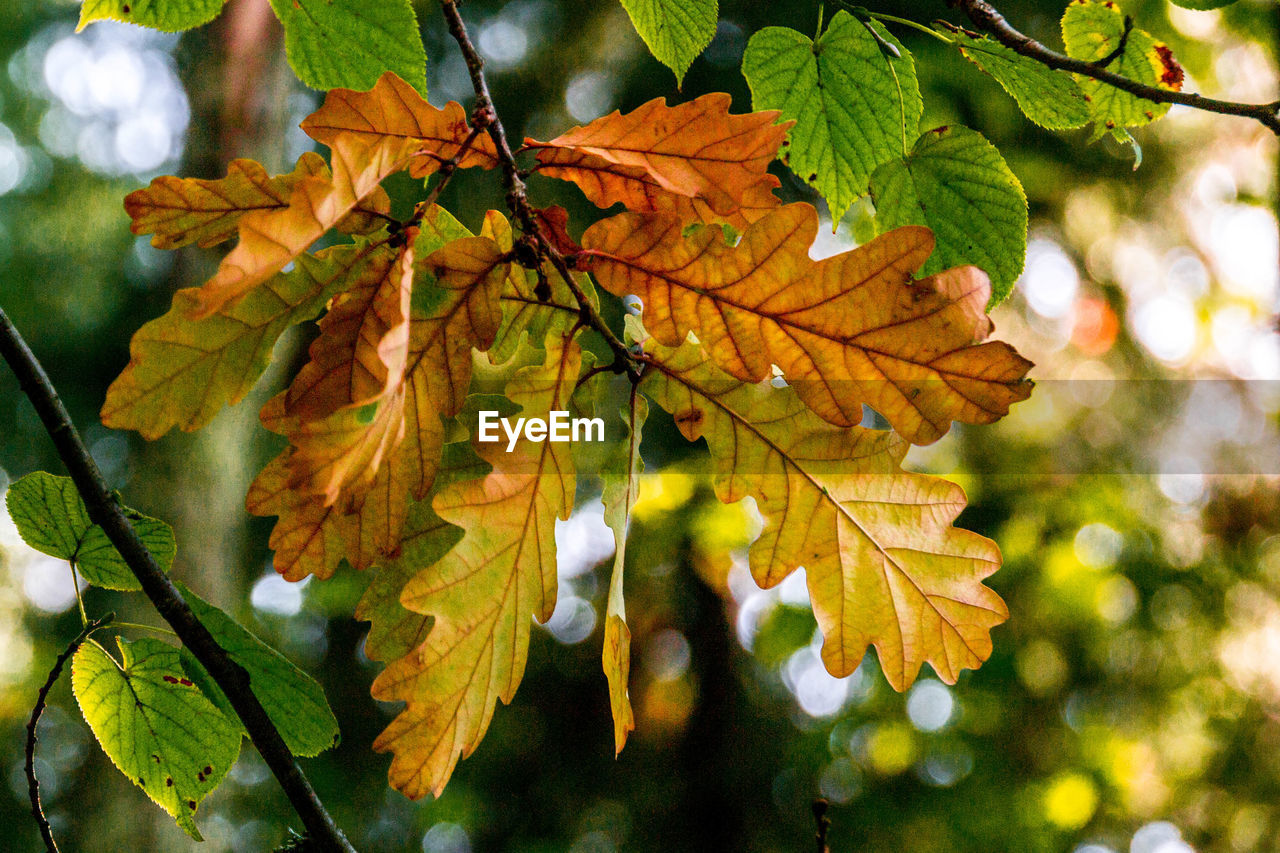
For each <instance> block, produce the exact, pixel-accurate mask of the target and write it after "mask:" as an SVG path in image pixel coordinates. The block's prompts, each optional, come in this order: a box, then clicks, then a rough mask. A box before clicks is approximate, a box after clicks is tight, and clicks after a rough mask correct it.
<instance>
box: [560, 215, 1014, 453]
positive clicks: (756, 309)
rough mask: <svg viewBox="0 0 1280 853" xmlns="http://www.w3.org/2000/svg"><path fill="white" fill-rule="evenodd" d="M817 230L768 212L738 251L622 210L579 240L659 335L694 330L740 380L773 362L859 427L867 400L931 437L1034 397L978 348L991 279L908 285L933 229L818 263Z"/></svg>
mask: <svg viewBox="0 0 1280 853" xmlns="http://www.w3.org/2000/svg"><path fill="white" fill-rule="evenodd" d="M817 230H818V214H817V211H816V210H814V208H813V206H812V205H808V204H803V203H799V204H791V205H787V206H785V207H781V208H778V209H777V210H775V211H772V212H771V213H769V214H768V215H767V216H765V217H764V218H763V219H761V220H759V221H758V222H756V223H755V224H753V225H752V226H751V227H750V228H748V229H747V230H746V231H745V232H744V233H743V234H742V237H741V240H740V241H739V243H738V244H737V245H736V246H731V245H729V244H728V243H727V242H726V240H725V237H724V234H723V232H722V230H721V229H720V228H717V227H707V228H700V229H695V230H694V232H693V233H691V234H689V235H688V236H687V237H686V236H684V235H683V233H682V231H683V228H682V224H681V223H680V222H679V220H676V219H674V218H672V217H668V216H654V215H644V214H636V213H624V214H621V215H619V216H615V217H612V218H610V219H606V220H604V221H602V222H598V223H596V224H595V225H593V226H592V227H591V228H589V229H588V230H587V232H586V234H584V235H583V239H582V244H583V247H584V249H585V254H586V255H587V256H589V258H590V269H591V271H592V272H593V273H594V274H595V276H596V280H597V281H598V282H599V283H600V286H601V287H603V288H605V289H606V290H608V291H609V292H611V293H613V294H615V295H618V296H623V295H626V294H635V295H636V296H638V297H639V298H640V299H641V300H642V301H643V302H644V318H645V325H646V326H647V327H648V328H649V331H650V333H652V335H653V336H654V337H655V338H657V339H658V340H659V341H661V342H662V343H664V344H666V345H667V346H677V345H679V344H680V343H681V342H682V341H683V340H684V339H685V336H686V335H688V333H689V332H690V331H695V332H696V334H697V335H698V336H699V338H700V339H701V340H703V341H704V342H705V343H706V346H707V349H708V351H709V353H710V355H711V357H712V358H714V359H715V361H716V363H717V364H718V365H719V366H720V367H722V368H723V369H725V370H727V371H728V372H729V373H731V374H733V375H734V376H735V377H737V378H738V379H741V380H743V381H745V382H759V381H761V380H763V379H765V378H766V377H768V376H769V375H770V374H771V371H772V367H773V365H777V366H778V367H779V368H780V369H781V370H782V372H783V374H784V375H785V377H786V380H787V382H788V383H790V384H791V385H792V386H794V387H795V389H796V391H797V393H798V394H799V395H800V398H801V399H802V400H803V401H804V402H805V403H806V404H807V405H808V406H809V407H810V408H811V409H813V411H815V412H817V413H818V414H819V415H821V416H822V417H823V418H825V419H826V420H828V421H830V422H831V423H833V424H837V425H841V426H851V425H854V424H857V423H859V422H860V421H861V420H862V406H863V404H864V403H865V404H867V405H870V406H871V407H872V408H874V409H875V410H876V411H878V412H879V413H880V414H881V415H883V416H884V417H885V418H887V419H888V421H889V423H890V424H892V425H893V427H894V429H896V430H897V431H898V432H899V433H901V434H902V435H903V436H904V437H906V438H907V439H908V440H910V441H911V442H912V443H915V444H928V443H930V442H932V441H935V440H937V439H938V438H940V437H941V436H942V435H943V434H945V433H946V432H947V430H948V429H950V426H951V422H952V421H963V422H965V423H990V422H992V421H995V420H997V419H999V418H1001V417H1003V416H1004V415H1005V414H1007V413H1008V411H1009V406H1010V405H1011V404H1013V403H1015V402H1018V401H1020V400H1025V399H1026V398H1027V396H1028V395H1029V394H1030V393H1031V383H1030V382H1029V381H1027V380H1026V379H1025V378H1024V377H1025V376H1026V373H1027V371H1028V370H1029V369H1030V368H1031V363H1030V362H1029V361H1027V360H1026V359H1024V358H1022V357H1021V356H1020V355H1018V354H1017V352H1015V351H1014V349H1013V348H1012V347H1010V346H1009V345H1008V344H1005V343H1003V342H999V341H992V342H988V343H982V341H983V340H985V339H986V338H987V336H988V335H990V333H991V331H992V329H993V326H992V323H991V320H990V319H989V318H988V317H987V315H986V312H985V308H986V304H987V301H988V299H989V297H990V282H989V281H988V279H987V276H986V274H985V273H983V272H982V271H980V270H978V269H977V268H975V267H962V268H958V269H952V270H947V271H946V272H942V273H939V274H938V275H935V276H932V277H930V278H927V279H924V280H922V281H914V280H913V279H912V273H913V272H914V271H916V270H917V269H919V268H920V267H921V266H922V265H923V264H924V262H925V260H926V259H927V258H928V257H929V254H930V253H931V252H932V250H933V244H934V241H933V234H932V232H930V231H929V230H928V229H927V228H921V227H915V226H912V227H907V228H899V229H896V230H894V231H890V232H888V233H886V234H883V235H881V236H880V237H877V238H876V239H875V240H873V241H871V242H870V243H868V244H867V245H865V246H861V247H859V248H857V249H854V250H852V251H848V252H844V253H842V254H839V255H836V256H834V257H831V258H828V259H826V260H823V261H813V260H811V259H810V258H809V247H810V245H811V244H812V243H813V239H814V236H815V235H816V234H817Z"/></svg>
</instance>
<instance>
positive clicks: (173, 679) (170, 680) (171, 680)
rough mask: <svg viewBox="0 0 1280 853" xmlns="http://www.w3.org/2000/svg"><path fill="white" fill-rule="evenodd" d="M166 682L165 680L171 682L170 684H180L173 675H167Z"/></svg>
mask: <svg viewBox="0 0 1280 853" xmlns="http://www.w3.org/2000/svg"><path fill="white" fill-rule="evenodd" d="M164 680H165V681H167V682H169V683H170V684H177V683H178V679H176V678H174V677H173V676H172V675H166V676H165V677H164Z"/></svg>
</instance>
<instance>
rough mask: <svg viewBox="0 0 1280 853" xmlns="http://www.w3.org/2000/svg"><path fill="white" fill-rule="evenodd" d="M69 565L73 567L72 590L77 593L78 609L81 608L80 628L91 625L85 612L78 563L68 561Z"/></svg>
mask: <svg viewBox="0 0 1280 853" xmlns="http://www.w3.org/2000/svg"><path fill="white" fill-rule="evenodd" d="M67 565H68V566H70V567H71V588H72V589H73V590H75V593H76V607H78V608H80V627H81V628H83V627H84V626H86V625H88V624H89V617H88V616H87V615H86V614H85V612H84V596H82V595H81V594H80V578H79V576H77V575H76V561H75V560H68V561H67Z"/></svg>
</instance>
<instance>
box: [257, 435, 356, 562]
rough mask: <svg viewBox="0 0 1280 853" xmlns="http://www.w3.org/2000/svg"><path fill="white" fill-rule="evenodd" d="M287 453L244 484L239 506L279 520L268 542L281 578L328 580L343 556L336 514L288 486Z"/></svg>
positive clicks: (318, 499)
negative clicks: (246, 486)
mask: <svg viewBox="0 0 1280 853" xmlns="http://www.w3.org/2000/svg"><path fill="white" fill-rule="evenodd" d="M292 452H293V451H292V449H289V448H286V449H285V451H284V452H283V453H281V454H280V455H279V456H277V457H276V458H275V459H273V460H271V461H270V462H268V463H267V466H266V467H265V468H263V469H262V471H260V472H259V473H258V476H257V477H255V478H254V481H253V483H252V484H250V486H249V494H248V495H247V496H246V497H245V508H246V509H247V510H248V511H249V512H250V513H251V514H252V515H275V516H279V518H278V520H277V521H276V525H275V527H274V528H272V530H271V538H270V540H269V542H268V544H269V545H270V546H271V550H272V551H274V552H275V557H274V559H273V563H274V565H275V570H276V571H277V572H279V573H280V574H282V575H284V577H285V579H286V580H291V581H299V580H302V579H303V578H305V577H306V576H308V575H315V576H316V577H318V578H321V579H324V578H328V577H330V576H332V575H333V573H334V571H335V570H337V568H338V564H339V563H341V562H342V558H343V556H344V555H345V554H346V545H345V544H344V542H343V539H342V528H341V525H340V524H339V517H340V516H341V510H340V509H339V508H338V507H336V506H325V503H324V500H323V498H320V497H317V496H315V495H308V494H304V493H302V492H299V491H297V490H296V489H293V488H291V487H290V486H289V478H290V465H289V455H290V454H291V453H292Z"/></svg>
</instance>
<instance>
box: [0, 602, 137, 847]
mask: <svg viewBox="0 0 1280 853" xmlns="http://www.w3.org/2000/svg"><path fill="white" fill-rule="evenodd" d="M114 618H116V617H115V614H114V613H108V614H107V615H106V616H101V617H99V618H97V619H94V620H93V621H92V622H90V623H89V624H87V625H85V626H84V627H83V628H81V629H80V633H79V634H76V636H75V639H74V640H72V641H71V642H70V643H69V644H68V645H67V647H66V648H65V649H63V650H62V654H60V655H58V659H57V660H56V661H54V662H53V669H51V670H49V677H48V678H46V679H45V680H44V686H43V687H41V688H40V694H39V695H38V696H36V704H35V707H34V708H32V709H31V719H29V720H27V762H26V764H25V765H24V766H23V769H25V770H26V772H27V793H28V795H29V796H30V797H31V815H32V817H34V818H35V819H36V823H37V824H39V826H40V837H41V838H43V839H44V847H45V850H47V851H49V853H58V842H56V841H54V840H53V830H52V829H51V828H50V826H49V820H48V818H46V817H45V816H44V806H42V805H41V804H40V780H39V779H37V778H36V745H37V744H38V743H39V742H40V739H39V738H38V737H36V726H37V725H39V723H40V716H41V715H42V714H44V709H45V707H46V705H47V704H48V701H49V691H50V690H52V689H53V685H54V684H56V683H57V681H58V676H60V675H62V668H63V667H64V666H66V663H67V661H68V660H70V659H71V656H72V655H74V654H75V653H76V651H77V650H78V649H79V648H80V646H81V644H82V643H84V641H85V640H87V639H89V635H90V634H92V633H93V632H94V631H96V630H98V629H99V628H101V627H102V626H104V625H106V624H107V623H108V622H110V621H111V620H112V619H114Z"/></svg>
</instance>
